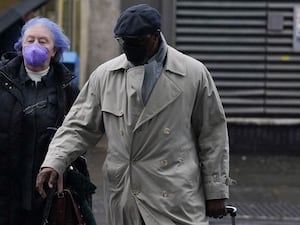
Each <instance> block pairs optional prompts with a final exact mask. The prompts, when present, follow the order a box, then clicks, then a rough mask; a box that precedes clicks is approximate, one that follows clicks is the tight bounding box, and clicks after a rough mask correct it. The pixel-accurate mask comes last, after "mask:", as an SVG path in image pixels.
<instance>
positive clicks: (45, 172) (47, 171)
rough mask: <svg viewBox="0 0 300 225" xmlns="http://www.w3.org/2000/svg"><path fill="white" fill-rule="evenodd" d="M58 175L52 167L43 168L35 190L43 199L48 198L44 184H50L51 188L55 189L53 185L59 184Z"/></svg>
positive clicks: (38, 176)
mask: <svg viewBox="0 0 300 225" xmlns="http://www.w3.org/2000/svg"><path fill="white" fill-rule="evenodd" d="M57 179H58V173H57V172H56V171H55V170H54V169H53V168H50V167H45V168H43V169H42V170H41V171H40V172H39V174H38V175H37V178H36V184H35V188H36V189H37V191H38V192H39V193H40V195H41V196H42V198H46V197H47V194H46V192H45V190H44V183H46V182H47V183H48V186H49V188H53V185H54V184H55V183H56V182H57Z"/></svg>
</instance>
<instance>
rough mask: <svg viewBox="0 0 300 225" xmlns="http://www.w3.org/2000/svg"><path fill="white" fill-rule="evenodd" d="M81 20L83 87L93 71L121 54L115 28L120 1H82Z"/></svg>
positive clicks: (81, 73)
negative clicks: (114, 31) (114, 32)
mask: <svg viewBox="0 0 300 225" xmlns="http://www.w3.org/2000/svg"><path fill="white" fill-rule="evenodd" d="M81 10H82V13H81V15H82V20H81V47H80V52H81V54H80V60H81V63H80V65H81V70H80V71H81V72H80V75H81V81H80V83H81V86H82V85H83V84H84V83H85V82H86V80H87V79H88V77H89V76H90V74H91V73H92V71H93V70H94V69H95V68H96V67H97V66H98V65H100V64H102V63H104V62H105V61H107V60H109V59H111V58H113V57H115V56H117V55H118V54H119V52H120V51H119V46H118V44H117V42H116V41H115V39H114V35H113V28H114V25H115V23H116V21H117V18H118V16H119V14H120V1H119V0H115V1H111V0H90V1H82V9H81Z"/></svg>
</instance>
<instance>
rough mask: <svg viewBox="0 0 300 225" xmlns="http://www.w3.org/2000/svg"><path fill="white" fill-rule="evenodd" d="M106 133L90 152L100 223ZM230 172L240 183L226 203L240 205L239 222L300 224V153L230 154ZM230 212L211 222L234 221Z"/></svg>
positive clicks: (102, 220) (102, 217)
mask: <svg viewBox="0 0 300 225" xmlns="http://www.w3.org/2000/svg"><path fill="white" fill-rule="evenodd" d="M105 149H106V139H105V137H104V138H103V139H102V140H101V141H100V142H99V143H98V145H97V146H96V147H95V148H93V149H91V150H89V151H88V154H87V158H88V164H89V169H90V175H91V179H92V181H93V183H94V184H96V185H97V190H96V193H95V194H94V196H93V211H94V215H95V218H96V221H97V224H98V225H109V224H106V222H105V215H104V207H103V195H102V188H101V184H102V174H101V167H102V163H103V161H104V158H105V155H106V152H105ZM230 159H231V160H230V174H231V177H232V178H233V179H235V180H236V181H237V184H235V185H233V186H231V187H230V199H229V200H228V201H227V205H233V206H235V207H237V209H238V211H237V216H236V218H235V222H236V224H237V225H238V224H241V225H250V224H251V225H299V224H300V179H299V178H300V163H299V162H300V156H289V155H271V154H268V155H265V154H262V155H259V154H255V155H254V154H248V155H244V154H237V153H234V154H231V157H230ZM231 222H232V221H231V218H230V216H229V215H228V216H226V217H224V218H223V219H211V220H210V224H212V225H217V224H218V225H225V224H231Z"/></svg>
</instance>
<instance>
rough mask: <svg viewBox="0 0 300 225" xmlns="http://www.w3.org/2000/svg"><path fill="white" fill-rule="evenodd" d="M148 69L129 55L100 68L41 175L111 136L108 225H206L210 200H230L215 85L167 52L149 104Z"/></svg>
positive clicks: (106, 171)
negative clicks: (131, 63) (145, 93)
mask: <svg viewBox="0 0 300 225" xmlns="http://www.w3.org/2000/svg"><path fill="white" fill-rule="evenodd" d="M143 72H144V70H143V66H139V67H134V68H131V69H128V62H127V60H126V57H125V55H121V56H119V57H117V58H115V59H112V60H111V61H109V62H107V63H105V64H103V65H101V66H99V67H98V68H97V69H96V70H95V71H94V72H93V74H92V75H91V77H90V79H89V81H88V82H87V83H86V85H85V86H84V87H83V89H82V91H81V93H80V94H79V97H78V98H77V100H76V102H75V104H74V106H73V107H72V109H71V110H70V113H69V114H68V115H67V117H66V119H65V121H64V123H63V126H62V127H61V128H60V129H59V130H58V132H57V133H56V135H55V138H54V140H53V141H52V143H51V145H50V148H49V153H48V155H47V157H46V159H45V161H44V164H43V165H42V166H43V167H47V166H48V167H53V168H55V169H56V170H57V171H59V172H60V173H62V172H63V171H64V169H65V168H66V166H67V165H68V164H69V163H70V162H71V161H72V160H74V159H75V158H76V157H77V156H78V155H79V154H81V153H83V152H84V151H85V150H86V149H88V147H89V146H92V145H95V144H96V143H97V142H98V141H99V139H100V138H101V136H102V134H103V133H104V132H105V133H106V135H107V139H108V149H107V157H106V160H105V162H104V165H103V170H102V172H103V175H104V199H105V207H106V214H107V220H108V224H109V225H140V216H139V215H141V216H142V217H143V219H144V221H145V223H146V225H158V224H159V225H174V224H178V225H179V224H180V225H204V224H208V219H207V217H206V216H205V200H206V199H222V198H228V183H229V181H230V178H229V176H228V173H229V147H228V136H227V128H226V121H225V115H224V111H223V107H222V105H221V101H220V98H219V95H218V93H217V90H216V88H215V85H214V82H213V80H212V78H211V76H210V74H209V72H208V71H207V69H206V68H205V66H204V65H203V64H202V63H200V62H199V61H197V60H194V59H192V58H190V57H188V56H186V55H183V54H181V53H180V52H178V51H177V50H175V49H173V48H171V47H168V53H167V61H166V65H165V68H164V71H163V73H162V74H161V76H160V78H159V80H158V81H157V83H156V85H155V87H154V89H153V91H152V93H151V96H150V97H149V100H148V102H147V104H146V106H144V105H143V103H142V101H141V87H142V82H143Z"/></svg>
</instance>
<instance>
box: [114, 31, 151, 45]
mask: <svg viewBox="0 0 300 225" xmlns="http://www.w3.org/2000/svg"><path fill="white" fill-rule="evenodd" d="M151 36H152V34H147V35H144V36H125V37H116V40H117V41H118V43H119V44H120V46H121V47H124V45H130V46H141V45H144V44H145V43H146V41H147V39H149V38H150V37H151Z"/></svg>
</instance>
